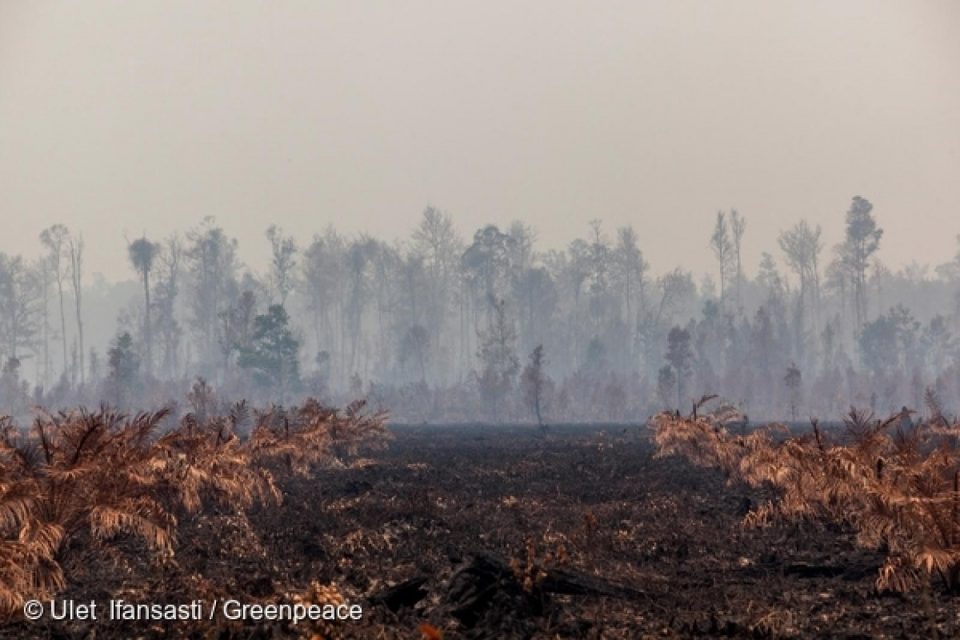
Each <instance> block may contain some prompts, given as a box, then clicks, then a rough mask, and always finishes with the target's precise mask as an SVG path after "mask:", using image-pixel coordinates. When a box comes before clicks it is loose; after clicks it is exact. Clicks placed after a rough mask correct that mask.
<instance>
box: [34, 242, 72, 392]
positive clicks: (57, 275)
mask: <svg viewBox="0 0 960 640" xmlns="http://www.w3.org/2000/svg"><path fill="white" fill-rule="evenodd" d="M69 235H70V232H69V231H68V230H67V228H66V227H65V226H63V225H62V224H55V225H53V226H51V227H48V228H46V229H44V230H43V231H42V232H41V233H40V242H42V243H43V246H44V247H46V249H47V256H48V259H49V260H50V266H51V268H52V269H53V279H54V282H56V283H57V296H58V298H59V301H60V340H61V341H62V343H63V371H64V373H66V370H67V314H66V312H65V311H64V308H63V279H64V277H66V272H65V269H64V267H63V258H64V250H65V248H66V242H67V237H68V236H69Z"/></svg>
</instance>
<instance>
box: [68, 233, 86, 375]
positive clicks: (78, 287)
mask: <svg viewBox="0 0 960 640" xmlns="http://www.w3.org/2000/svg"><path fill="white" fill-rule="evenodd" d="M67 246H68V248H69V258H70V285H71V287H72V288H73V309H74V312H75V314H76V320H77V357H78V359H79V365H80V366H79V369H80V385H81V386H84V385H86V382H87V374H86V370H85V368H84V350H83V349H84V347H83V236H82V235H79V234H78V235H76V236H74V235H70V236H69V237H68V238H67Z"/></svg>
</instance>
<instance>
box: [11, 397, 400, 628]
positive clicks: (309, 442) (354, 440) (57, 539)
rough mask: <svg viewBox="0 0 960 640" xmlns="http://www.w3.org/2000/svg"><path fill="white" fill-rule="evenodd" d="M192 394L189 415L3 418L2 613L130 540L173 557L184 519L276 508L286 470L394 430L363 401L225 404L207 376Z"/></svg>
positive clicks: (331, 457)
mask: <svg viewBox="0 0 960 640" xmlns="http://www.w3.org/2000/svg"><path fill="white" fill-rule="evenodd" d="M190 402H191V405H192V408H193V410H192V411H191V412H189V413H187V414H186V415H184V416H183V417H182V418H181V419H179V420H174V419H173V418H172V416H171V414H170V411H169V410H161V411H156V412H152V413H138V414H136V415H126V414H124V413H121V412H118V411H114V410H111V409H108V408H100V409H98V410H95V411H91V410H87V409H77V410H74V411H69V412H61V413H57V414H52V413H47V412H43V411H38V414H37V416H36V418H35V420H34V421H33V424H32V426H31V427H30V428H29V429H21V428H20V427H19V426H18V425H16V424H15V423H14V421H13V420H12V419H10V418H0V617H2V616H3V615H5V614H11V613H13V612H14V611H16V610H17V609H19V608H20V607H21V606H22V604H23V602H24V601H25V600H27V599H31V598H39V599H42V598H48V597H50V596H52V595H53V594H55V593H57V592H59V591H61V590H63V589H64V588H65V586H66V584H67V581H68V578H69V575H68V574H69V572H70V567H71V565H72V563H74V562H76V560H77V559H78V558H79V557H81V556H82V557H83V558H85V559H87V560H89V559H90V557H91V553H93V554H94V557H95V556H96V553H98V551H99V552H102V553H103V554H104V555H109V554H110V553H116V551H117V549H116V545H113V544H111V543H113V542H116V541H118V540H120V539H123V540H131V539H134V540H136V541H139V544H140V545H142V547H145V548H146V549H147V550H149V551H150V552H152V553H151V554H150V555H151V558H152V559H153V560H154V561H156V562H159V563H165V562H172V561H173V553H174V548H175V542H176V538H177V532H178V521H179V520H181V519H183V518H184V517H186V516H189V515H191V514H195V513H197V512H198V511H199V510H201V509H203V508H204V507H205V505H208V504H213V503H220V504H223V505H227V506H229V507H230V508H232V509H235V510H237V511H238V512H239V513H240V514H241V515H242V513H243V511H244V510H245V509H246V508H249V507H250V506H252V505H254V504H255V503H259V504H277V503H279V502H280V501H281V499H282V491H281V488H282V481H283V479H284V478H286V477H289V476H290V475H296V474H300V475H303V474H306V473H308V472H309V471H310V469H311V468H312V467H313V466H314V465H318V464H324V463H330V462H335V461H337V459H338V458H339V456H342V455H344V454H349V453H354V452H356V450H357V448H358V447H359V446H360V445H362V444H365V443H366V444H376V443H377V442H381V441H382V440H383V438H384V437H385V431H384V420H385V416H384V415H383V414H365V413H364V412H363V404H362V403H356V404H353V405H351V406H350V407H348V408H347V409H346V410H345V411H342V412H341V411H338V410H336V409H331V408H328V407H324V406H322V405H321V404H320V403H318V402H316V401H314V400H309V401H307V402H306V403H305V404H303V405H302V406H299V407H293V408H279V407H269V408H266V409H263V410H253V409H250V408H249V407H248V406H247V405H246V403H245V402H240V403H237V404H234V405H232V406H231V407H229V408H228V409H227V410H224V411H222V412H219V411H214V410H213V408H214V406H215V405H216V402H215V400H214V399H213V397H212V394H211V393H210V391H209V388H208V387H206V385H205V384H203V383H202V382H201V383H198V385H196V386H195V387H194V390H193V392H192V393H191V396H190Z"/></svg>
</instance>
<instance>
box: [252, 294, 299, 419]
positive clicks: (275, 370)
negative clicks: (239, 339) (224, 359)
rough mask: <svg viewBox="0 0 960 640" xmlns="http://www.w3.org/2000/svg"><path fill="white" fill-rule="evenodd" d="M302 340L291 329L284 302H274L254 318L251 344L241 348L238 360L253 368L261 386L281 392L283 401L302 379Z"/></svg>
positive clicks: (256, 379)
mask: <svg viewBox="0 0 960 640" xmlns="http://www.w3.org/2000/svg"><path fill="white" fill-rule="evenodd" d="M299 353H300V342H299V341H298V340H297V338H296V337H295V336H294V335H293V332H292V331H291V330H290V316H289V315H287V311H286V309H284V308H283V306H282V305H279V304H274V305H271V306H270V308H269V309H268V310H267V312H266V313H265V314H263V315H258V316H257V317H256V318H254V321H253V339H252V340H251V343H250V346H249V347H246V348H243V349H242V350H241V351H240V357H239V358H238V360H237V363H238V364H239V365H240V366H241V367H243V368H245V369H250V370H252V371H253V376H254V380H255V381H256V382H257V384H258V385H260V386H261V387H264V388H267V389H270V390H273V391H277V392H279V393H280V402H281V403H283V402H284V401H285V399H286V394H287V392H288V391H290V390H292V389H294V388H296V386H297V385H298V384H299V382H300V360H299Z"/></svg>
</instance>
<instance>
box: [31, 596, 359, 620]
mask: <svg viewBox="0 0 960 640" xmlns="http://www.w3.org/2000/svg"><path fill="white" fill-rule="evenodd" d="M23 614H24V617H26V618H27V619H29V620H39V619H40V618H44V617H47V618H49V619H51V620H78V621H83V620H89V621H100V620H124V621H155V620H156V621H190V620H217V619H221V620H240V621H252V622H281V621H282V622H290V623H293V624H297V623H299V622H304V621H337V620H341V621H344V620H353V621H357V620H360V619H361V618H362V617H363V607H361V606H360V605H358V604H347V603H344V604H305V603H299V602H296V603H243V602H240V601H239V600H235V599H225V600H213V601H212V602H210V601H205V600H199V599H198V600H191V601H190V602H185V603H143V602H130V601H127V600H123V599H111V600H106V601H102V602H98V601H96V600H70V599H59V600H47V601H40V600H30V601H28V602H26V603H25V604H24V606H23Z"/></svg>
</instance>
